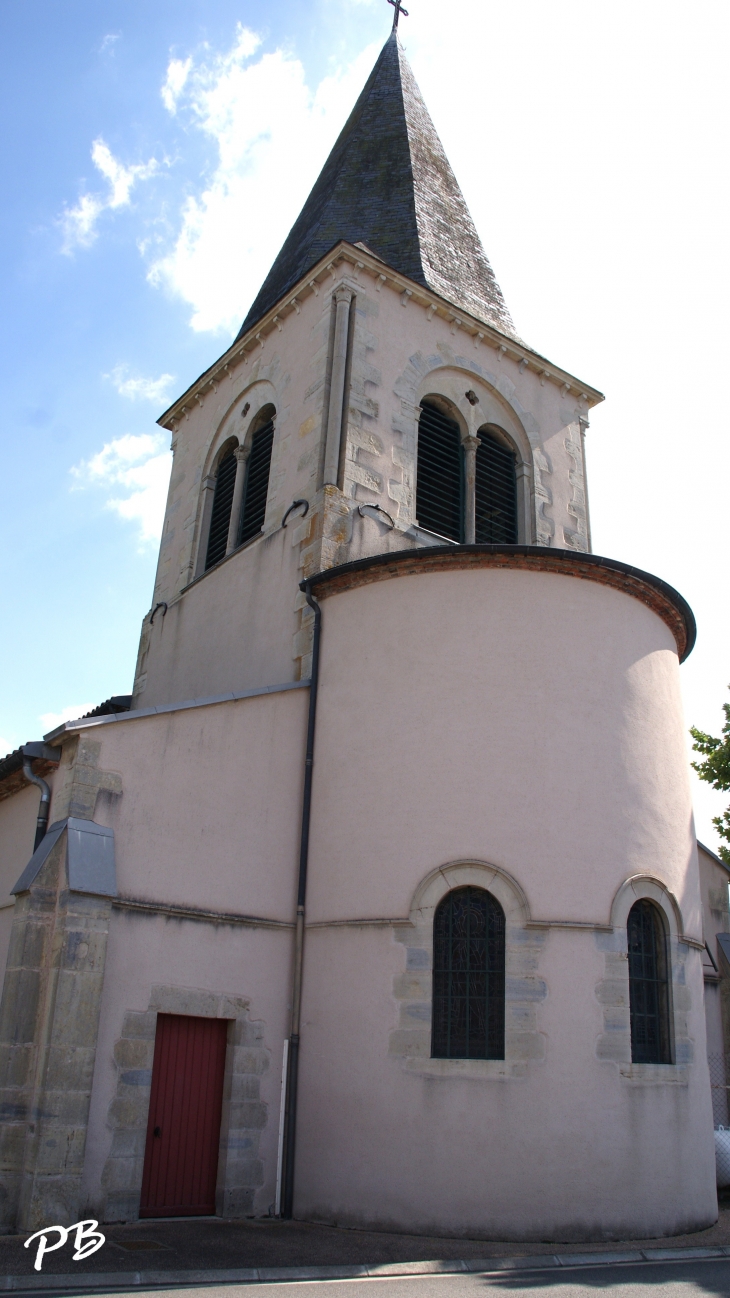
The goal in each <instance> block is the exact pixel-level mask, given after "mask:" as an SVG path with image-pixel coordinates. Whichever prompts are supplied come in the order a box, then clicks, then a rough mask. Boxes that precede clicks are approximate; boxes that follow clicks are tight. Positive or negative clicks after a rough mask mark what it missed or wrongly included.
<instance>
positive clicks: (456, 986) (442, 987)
mask: <svg viewBox="0 0 730 1298" xmlns="http://www.w3.org/2000/svg"><path fill="white" fill-rule="evenodd" d="M504 935H505V923H504V911H503V910H502V907H501V906H500V904H499V902H498V901H497V899H496V897H493V896H492V894H491V893H490V892H487V891H486V890H485V889H484V888H455V889H454V890H453V892H449V893H447V895H446V896H445V897H444V899H443V901H442V902H441V903H440V904H439V906H438V907H437V910H436V914H435V916H434V922H433V1020H432V1036H431V1055H432V1057H433V1058H434V1059H504V961H505V954H504Z"/></svg>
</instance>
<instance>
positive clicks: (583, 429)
mask: <svg viewBox="0 0 730 1298" xmlns="http://www.w3.org/2000/svg"><path fill="white" fill-rule="evenodd" d="M578 423H579V424H580V454H581V460H582V463H583V500H584V501H585V510H586V540H587V542H588V553H589V554H592V552H593V542H592V540H591V511H590V509H589V507H588V474H587V473H586V429H588V428H590V424H589V423H588V420H587V419H586V418H585V416H584V415H581V417H580V419H579V420H578Z"/></svg>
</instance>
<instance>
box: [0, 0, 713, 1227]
mask: <svg viewBox="0 0 730 1298" xmlns="http://www.w3.org/2000/svg"><path fill="white" fill-rule="evenodd" d="M398 14H399V6H397V7H396V15H395V22H394V27H393V32H392V34H391V35H390V37H389V39H388V40H387V42H386V44H385V46H384V48H383V50H382V52H381V54H380V56H379V58H378V60H377V62H376V64H375V67H374V68H373V71H372V73H371V75H370V77H369V80H368V81H367V83H366V85H365V87H364V89H363V91H362V94H361V95H360V98H359V99H358V101H357V104H356V105H355V108H354V109H353V112H352V114H351V116H350V118H349V119H348V121H347V123H346V124H345V126H344V128H343V130H342V132H341V134H340V136H339V138H338V140H337V142H336V144H335V146H334V148H333V150H332V153H331V155H330V157H329V159H328V160H327V162H326V164H325V166H324V169H323V171H322V173H321V175H320V176H319V179H318V180H317V182H316V184H315V186H314V188H313V190H312V192H311V194H310V195H309V197H308V199H307V201H306V203H305V205H304V207H303V209H302V211H301V214H300V216H299V217H298V219H297V221H296V223H295V224H294V226H293V228H292V230H291V232H290V234H289V235H288V237H287V239H286V241H285V243H284V245H283V247H282V249H281V251H280V253H279V255H278V256H277V258H276V260H275V262H274V264H273V266H272V267H271V269H270V271H269V273H268V275H267V276H266V279H265V280H264V282H263V285H262V287H261V289H260V291H259V293H258V296H257V297H256V299H255V301H254V303H253V305H252V306H251V309H250V310H249V312H248V315H247V316H246V319H245V320H244V322H243V325H242V327H241V330H240V332H239V334H238V336H237V337H236V339H235V340H234V342H233V343H232V344H231V346H230V347H229V348H228V349H227V350H226V352H225V353H224V354H223V355H222V356H221V357H220V359H218V360H217V361H216V362H215V363H214V364H213V365H211V367H210V368H209V369H208V370H207V371H206V372H205V373H204V374H202V375H201V376H200V378H198V379H197V380H196V381H195V382H194V383H193V384H192V385H191V386H190V387H189V388H188V390H187V391H186V392H184V393H183V394H182V395H181V396H180V397H179V399H178V400H177V401H175V402H174V404H173V405H172V406H171V407H170V408H169V410H167V411H166V413H165V414H164V415H163V416H162V417H161V419H160V421H159V422H160V424H161V426H162V427H163V428H165V429H167V430H168V431H169V433H170V435H171V446H172V451H173V466H172V476H171V480H170V488H169V496H168V500H167V506H166V514H165V521H164V530H163V534H162V540H161V545H160V554H159V563H158V568H157V576H156V581H155V587H154V593H153V597H152V601H151V605H150V610H149V613H148V614H147V615H146V617H145V618H144V621H143V624H142V630H141V637H140V644H139V654H138V659H137V664H136V671H135V675H134V687H133V693H132V695H130V696H118V697H115V698H113V699H111V700H108V701H107V702H106V703H105V704H103V705H101V706H100V707H98V708H96V709H95V710H94V712H93V713H91V714H90V715H89V716H87V717H84V718H81V719H79V720H77V721H73V722H69V723H67V724H64V725H62V726H60V727H59V728H58V729H56V730H54V731H53V732H52V733H51V734H48V735H46V736H45V737H44V739H43V741H42V742H41V741H40V740H39V741H38V742H37V743H32V744H27V745H25V746H24V747H23V749H22V750H18V752H17V753H15V754H11V755H10V756H9V757H7V758H6V759H5V760H4V761H3V762H1V763H0V841H1V842H2V845H3V846H2V865H1V867H0V894H1V895H0V968H2V970H3V971H4V982H3V989H2V1004H1V1007H0V1093H1V1094H0V1105H1V1106H2V1107H1V1110H0V1116H1V1117H2V1128H1V1132H0V1226H2V1227H3V1228H4V1229H5V1230H24V1231H25V1230H27V1231H34V1230H37V1229H38V1228H39V1227H41V1226H43V1225H48V1224H50V1223H66V1224H70V1223H72V1222H75V1221H77V1220H78V1219H79V1218H81V1217H88V1216H93V1217H95V1218H97V1219H98V1220H99V1221H101V1222H125V1221H135V1220H137V1219H138V1218H139V1217H172V1216H195V1215H206V1214H217V1215H219V1216H222V1217H229V1218H236V1217H238V1218H241V1217H263V1216H270V1215H272V1216H275V1215H282V1216H284V1217H291V1216H294V1217H296V1218H299V1219H303V1220H310V1221H319V1222H326V1223H331V1224H339V1225H346V1226H352V1227H367V1228H371V1229H382V1230H392V1231H408V1232H416V1233H418V1232H421V1233H428V1234H431V1235H439V1234H440V1235H452V1236H459V1235H461V1236H470V1237H477V1238H484V1239H500V1240H530V1239H542V1240H546V1239H549V1240H553V1239H554V1240H565V1241H569V1240H574V1241H579V1240H586V1239H607V1240H608V1239H619V1238H623V1239H626V1238H631V1237H633V1238H642V1237H643V1238H647V1237H653V1236H660V1235H671V1234H673V1233H679V1232H685V1231H691V1230H699V1229H702V1228H704V1227H706V1226H709V1225H710V1224H711V1223H712V1222H713V1221H714V1220H715V1219H716V1216H717V1198H716V1189H715V1159H714V1151H713V1116H712V1094H711V1087H710V1079H709V1074H708V1063H707V1046H706V1025H705V997H704V983H705V981H706V980H707V979H709V981H712V980H713V979H715V981H718V980H719V978H720V973H718V972H717V965H716V964H715V961H714V957H713V956H712V954H711V952H710V947H709V946H708V945H706V937H705V929H704V928H703V891H702V888H703V887H705V890H706V891H707V895H708V896H709V895H710V892H712V895H713V896H714V897H715V898H716V910H717V915H718V916H720V918H718V921H717V925H716V928H717V929H718V931H719V930H720V929H721V928H722V929H726V928H727V927H728V925H727V924H726V922H725V918H726V913H727V871H725V873H724V874H723V873H722V871H723V870H724V867H723V866H722V864H721V863H720V862H717V861H716V858H713V859H714V860H715V864H714V865H713V864H712V861H710V857H711V856H712V854H711V853H710V854H707V857H708V862H709V864H707V869H706V873H707V870H709V871H710V874H711V872H712V870H715V872H716V873H717V872H718V871H719V873H720V882H719V884H718V882H717V880H716V879H715V877H714V875H713V876H712V878H710V874H707V880H709V882H707V881H706V884H705V885H701V878H700V868H699V865H698V848H697V843H696V838H695V832H694V825H693V816H692V803H691V795H690V784H689V773H688V762H687V745H686V728H685V721H684V718H683V712H682V702H681V696H680V670H679V669H680V664H681V662H682V661H683V660H684V659H685V658H686V657H687V655H688V654H689V653H690V652H691V649H692V646H693V643H694V638H695V625H694V619H693V616H692V612H691V610H690V608H689V607H688V605H687V604H686V602H685V601H684V599H683V598H682V597H681V595H679V594H678V593H677V591H675V590H674V589H672V588H671V587H670V586H668V585H667V584H666V583H665V582H664V581H662V580H661V579H659V578H658V577H656V576H653V575H652V574H650V573H647V572H643V571H640V570H638V569H636V568H633V567H630V566H629V565H627V564H625V563H621V562H617V561H615V560H613V559H610V558H603V557H600V556H597V555H595V554H594V553H593V551H592V547H591V529H590V519H589V512H588V493H587V486H586V465H585V439H586V432H587V429H588V425H589V416H590V411H591V409H592V407H594V406H595V405H596V404H597V403H598V402H600V401H602V400H603V397H602V394H601V393H600V392H599V391H597V390H596V388H594V387H593V386H591V385H590V384H589V383H587V382H586V381H584V380H583V379H581V378H578V377H577V376H576V375H574V374H573V373H572V372H571V371H570V370H568V369H565V368H564V367H563V366H561V365H558V364H556V363H555V362H554V361H552V360H549V359H547V358H546V357H544V356H543V355H541V354H540V353H539V352H538V351H536V350H534V349H533V348H532V347H531V346H530V345H529V344H528V343H527V342H525V341H523V339H522V338H521V337H520V335H519V333H518V332H517V329H516V327H515V325H514V324H513V321H512V318H511V316H510V313H509V310H508V308H507V304H506V302H505V300H504V297H503V295H502V292H501V290H500V287H499V285H498V283H497V281H496V279H495V276H494V273H493V271H492V268H491V265H490V263H489V261H488V259H487V256H486V254H485V251H484V249H483V247H482V244H481V242H480V238H479V235H478V234H477V231H476V229H475V226H474V224H473V221H472V219H471V216H470V214H469V211H468V209H467V207H466V204H465V201H464V198H463V196H462V194H461V191H460V189H459V186H458V184H457V181H456V178H455V176H454V174H453V172H452V170H451V167H450V165H449V162H448V160H447V158H446V156H445V153H444V150H443V147H442V145H441V142H440V140H439V138H438V136H437V134H436V131H435V129H434V126H433V124H432V121H431V119H430V117H429V114H428V110H427V108H426V105H425V103H424V101H423V98H422V96H421V93H420V91H419V89H418V86H417V84H416V82H415V80H414V77H413V73H412V71H411V69H410V67H409V65H408V62H407V60H406V57H405V55H404V52H403V48H402V46H401V44H400V42H399V37H398V31H397V26H398V23H397V19H398ZM713 889H714V891H713ZM723 889H724V892H723ZM718 897H719V898H720V900H719V901H717V898H718ZM713 913H715V912H713ZM728 947H729V949H730V940H729V941H728ZM708 952H710V959H712V961H713V968H714V969H715V973H713V972H712V968H710V966H709V964H708V961H707V953H708ZM0 977H2V974H0ZM718 1004H719V1002H718ZM714 1012H715V1011H713V1013H714ZM719 1013H720V1011H719V1010H718V1012H717V1014H719ZM716 1020H717V1021H716V1023H715V1028H713V1031H715V1035H716V1037H717V1040H718V1041H719V1042H720V1045H719V1046H718V1048H719V1049H721V1050H722V1049H723V1047H722V1043H721V1037H722V1031H721V1022H720V1018H719V1017H717V1015H716ZM713 1022H715V1020H713ZM718 1025H720V1026H718ZM723 1082H724V1077H723ZM723 1094H724V1087H723Z"/></svg>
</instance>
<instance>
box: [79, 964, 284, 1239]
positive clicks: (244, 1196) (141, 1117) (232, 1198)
mask: <svg viewBox="0 0 730 1298" xmlns="http://www.w3.org/2000/svg"><path fill="white" fill-rule="evenodd" d="M249 1008H250V1002H249V1001H248V1000H247V999H246V998H245V997H241V996H232V995H226V994H222V995H218V994H216V993H214V992H209V991H198V990H195V989H194V988H192V989H191V988H186V987H153V988H152V993H151V996H150V1003H149V1008H148V1009H147V1010H146V1011H141V1012H134V1011H130V1012H128V1013H127V1014H125V1016H124V1022H123V1026H122V1035H121V1036H120V1037H119V1038H118V1039H117V1041H116V1042H115V1045H114V1062H115V1064H116V1068H117V1086H116V1094H115V1096H114V1099H113V1100H112V1102H111V1105H110V1106H109V1115H108V1122H109V1125H110V1127H111V1128H112V1131H113V1135H112V1145H111V1151H110V1153H109V1156H108V1158H107V1160H106V1164H105V1166H104V1171H103V1175H102V1187H103V1190H104V1194H105V1207H104V1217H103V1220H104V1221H107V1222H114V1221H136V1220H137V1218H138V1216H139V1202H140V1193H141V1188H142V1172H143V1169H144V1155H145V1143H146V1138H147V1118H148V1113H149V1103H150V1089H151V1085H152V1062H153V1057H154V1050H155V1032H156V1029H157V1015H158V1013H161V1014H192V1015H196V1016H199V1017H202V1018H218V1019H228V1020H229V1024H230V1026H229V1032H228V1050H227V1055H226V1072H225V1081H224V1092H223V1114H222V1119H221V1140H220V1150H219V1161H218V1184H217V1188H216V1211H217V1213H218V1214H219V1215H220V1216H222V1217H243V1216H246V1215H247V1214H252V1213H253V1212H254V1200H255V1195H256V1191H257V1190H258V1189H259V1188H260V1187H261V1186H262V1185H263V1182H264V1169H263V1163H262V1161H261V1159H260V1157H259V1142H260V1138H261V1133H262V1131H263V1129H264V1128H265V1126H266V1123H267V1119H268V1106H267V1105H266V1104H265V1103H264V1102H263V1101H262V1100H261V1095H260V1085H261V1077H262V1076H263V1074H264V1073H265V1072H266V1070H267V1069H268V1067H269V1063H270V1051H269V1050H268V1049H267V1047H266V1045H265V1044H264V1025H263V1023H261V1022H259V1021H257V1020H253V1021H252V1020H251V1019H250V1018H249Z"/></svg>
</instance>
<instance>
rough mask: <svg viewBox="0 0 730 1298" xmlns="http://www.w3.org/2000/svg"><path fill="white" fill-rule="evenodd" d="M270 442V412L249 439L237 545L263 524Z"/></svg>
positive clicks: (256, 532) (272, 416)
mask: <svg viewBox="0 0 730 1298" xmlns="http://www.w3.org/2000/svg"><path fill="white" fill-rule="evenodd" d="M273 444H274V415H273V412H272V414H271V415H270V416H269V418H268V419H267V420H266V423H264V424H262V426H261V427H260V428H258V429H257V430H256V432H255V433H254V435H253V439H252V441H251V450H250V452H249V456H248V461H247V463H246V486H245V488H244V492H243V506H242V509H241V522H240V526H239V531H238V544H239V545H242V544H243V542H244V541H250V540H251V538H252V537H254V536H258V534H259V532H260V531H261V529H262V527H263V525H264V518H265V515H266V497H267V495H268V493H269V474H270V472H271V448H272V446H273Z"/></svg>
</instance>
